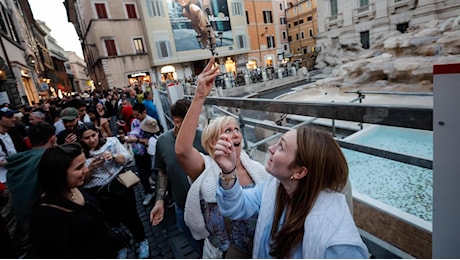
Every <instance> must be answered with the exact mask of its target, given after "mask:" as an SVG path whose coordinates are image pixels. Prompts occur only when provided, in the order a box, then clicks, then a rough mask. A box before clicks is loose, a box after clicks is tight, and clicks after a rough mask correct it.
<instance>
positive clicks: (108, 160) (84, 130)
mask: <svg viewBox="0 0 460 260" xmlns="http://www.w3.org/2000/svg"><path fill="white" fill-rule="evenodd" d="M77 137H78V138H79V140H80V142H81V143H82V146H83V149H84V152H85V155H86V158H88V159H86V165H87V166H88V174H86V176H85V184H84V185H83V188H84V189H85V190H86V191H88V193H90V194H92V195H93V196H94V197H96V198H97V199H98V200H99V202H100V204H101V209H102V211H104V213H105V214H106V216H107V221H108V222H109V224H110V225H111V226H112V227H119V226H120V224H121V223H123V224H124V225H125V226H126V227H127V228H128V229H129V231H130V232H131V234H132V235H133V237H134V240H135V241H136V242H137V243H138V244H139V253H138V258H148V257H149V244H148V241H147V239H146V238H145V233H144V227H143V225H142V222H141V221H140V219H139V216H138V214H137V209H136V197H135V194H134V190H133V189H132V188H131V189H128V190H127V192H125V193H123V194H119V195H111V196H107V197H106V196H104V197H102V196H100V194H98V190H99V189H100V188H101V187H102V186H104V185H105V184H107V183H109V182H110V181H112V180H113V179H114V178H115V177H116V176H117V174H118V173H119V172H120V171H122V170H123V168H124V167H123V166H124V165H125V164H126V163H127V162H128V161H129V160H131V156H130V154H129V152H128V151H127V150H126V148H125V147H124V146H123V145H122V144H121V143H120V141H119V140H118V138H116V137H108V138H105V139H104V138H102V137H101V135H100V133H99V131H98V129H97V127H96V126H94V124H92V123H85V124H84V125H82V126H81V127H80V128H79V129H78V130H77ZM127 251H128V250H127V248H124V249H122V250H120V251H119V252H118V258H119V259H121V258H126V257H127Z"/></svg>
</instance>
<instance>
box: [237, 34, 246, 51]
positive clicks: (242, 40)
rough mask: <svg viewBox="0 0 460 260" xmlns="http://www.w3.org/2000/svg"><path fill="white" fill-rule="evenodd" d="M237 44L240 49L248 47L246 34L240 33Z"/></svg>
mask: <svg viewBox="0 0 460 260" xmlns="http://www.w3.org/2000/svg"><path fill="white" fill-rule="evenodd" d="M237 44H238V49H245V48H246V35H238V36H237Z"/></svg>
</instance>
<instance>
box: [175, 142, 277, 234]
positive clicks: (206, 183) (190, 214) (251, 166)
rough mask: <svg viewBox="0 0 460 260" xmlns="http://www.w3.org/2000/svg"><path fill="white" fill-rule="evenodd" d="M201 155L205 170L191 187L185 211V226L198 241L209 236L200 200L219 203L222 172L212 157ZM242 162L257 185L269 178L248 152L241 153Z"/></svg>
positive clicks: (262, 167) (263, 168)
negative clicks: (218, 192) (217, 199)
mask: <svg viewBox="0 0 460 260" xmlns="http://www.w3.org/2000/svg"><path fill="white" fill-rule="evenodd" d="M201 155H202V156H203V158H204V164H205V169H204V171H203V172H202V173H201V174H200V176H198V178H197V179H196V180H195V181H194V182H193V183H192V184H191V185H190V189H189V191H188V193H187V200H186V202H185V210H184V220H185V224H186V225H187V226H188V227H189V229H190V232H191V233H192V236H193V238H195V239H197V240H200V239H204V238H207V237H208V236H209V232H208V231H207V230H206V226H205V220H204V216H203V214H202V212H201V205H200V200H201V199H204V200H205V201H206V202H209V203H217V201H216V191H217V185H219V184H218V181H219V178H220V173H221V171H222V170H221V169H220V167H219V165H218V164H217V163H216V161H214V159H213V158H212V157H210V156H209V155H204V154H201ZM240 160H241V163H242V164H243V166H244V168H245V169H246V170H247V171H248V173H249V175H250V176H251V178H252V179H253V180H254V183H255V184H258V183H261V182H263V181H264V180H265V178H266V177H267V176H268V173H267V172H266V171H265V167H264V166H263V165H262V164H261V163H259V162H257V161H254V160H252V159H251V158H249V156H248V154H247V153H246V152H244V151H241V155H240Z"/></svg>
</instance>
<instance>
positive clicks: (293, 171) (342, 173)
mask: <svg viewBox="0 0 460 260" xmlns="http://www.w3.org/2000/svg"><path fill="white" fill-rule="evenodd" d="M268 151H269V154H270V157H269V159H268V161H267V165H266V166H265V169H266V170H267V172H268V173H270V174H271V176H270V177H269V178H267V180H266V181H265V183H264V184H262V185H257V186H256V188H255V189H252V190H251V191H247V190H243V189H241V186H240V184H239V183H238V181H237V180H238V179H239V176H238V169H236V170H235V165H236V162H237V160H236V149H235V147H234V142H233V140H231V139H230V138H229V136H228V135H227V133H224V134H222V135H221V136H220V138H219V141H218V143H217V145H216V150H215V153H214V158H215V160H216V162H217V163H218V164H219V166H220V167H221V169H222V173H221V178H220V179H219V188H218V192H217V203H218V205H219V207H220V209H221V212H222V214H224V215H225V216H227V217H229V218H231V219H247V218H248V217H250V216H252V215H253V214H255V213H258V214H259V218H258V220H257V227H256V233H255V237H254V247H253V253H252V257H253V258H368V250H367V247H366V245H365V244H364V243H363V241H362V240H361V237H360V234H359V232H358V229H357V228H356V226H355V223H354V221H353V217H352V215H351V213H350V210H349V208H348V206H347V203H346V200H345V196H344V195H343V194H341V193H339V191H341V190H342V189H343V187H344V186H345V185H346V183H347V179H348V165H347V161H346V159H345V156H344V155H343V153H342V151H341V150H340V147H339V145H338V144H337V143H336V142H335V140H334V139H333V138H332V136H331V135H330V134H328V133H326V132H324V131H321V130H318V129H316V128H313V127H309V126H302V127H300V128H299V129H295V130H290V131H289V132H287V133H285V134H284V135H283V137H281V139H280V140H279V141H278V143H276V144H274V145H272V146H270V147H269V149H268Z"/></svg>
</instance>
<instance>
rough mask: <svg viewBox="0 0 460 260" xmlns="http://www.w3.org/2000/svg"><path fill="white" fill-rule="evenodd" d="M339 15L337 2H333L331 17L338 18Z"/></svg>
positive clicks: (333, 0)
mask: <svg viewBox="0 0 460 260" xmlns="http://www.w3.org/2000/svg"><path fill="white" fill-rule="evenodd" d="M338 13H339V10H338V6H337V0H331V16H336V15H337V14H338Z"/></svg>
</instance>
